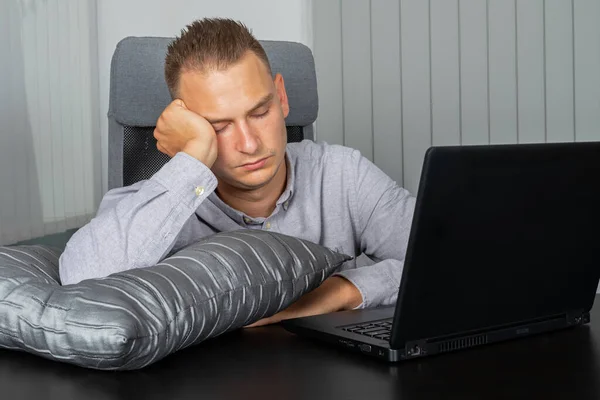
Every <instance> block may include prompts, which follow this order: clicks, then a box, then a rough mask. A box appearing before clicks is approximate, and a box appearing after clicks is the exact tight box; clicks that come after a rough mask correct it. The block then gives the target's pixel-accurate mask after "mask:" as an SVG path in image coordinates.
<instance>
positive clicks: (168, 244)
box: [59, 152, 217, 285]
mask: <svg viewBox="0 0 600 400" xmlns="http://www.w3.org/2000/svg"><path fill="white" fill-rule="evenodd" d="M216 187H217V179H216V177H215V176H214V174H213V173H212V171H211V170H210V169H209V168H208V167H206V166H205V165H204V164H203V163H201V162H200V161H198V160H196V159H195V158H193V157H191V156H190V155H188V154H186V153H183V152H180V153H177V154H176V155H175V156H174V157H173V158H172V159H171V160H169V161H168V162H167V163H166V164H165V165H164V166H163V167H162V168H161V169H160V170H159V171H158V172H157V173H156V174H154V176H152V178H150V179H148V180H144V181H140V182H137V183H135V184H133V185H131V186H127V187H123V188H117V189H113V190H111V191H109V192H108V193H106V195H105V196H104V198H103V199H102V202H101V204H100V207H99V209H98V212H97V213H96V216H95V217H94V218H93V219H92V220H91V221H90V222H89V223H88V224H87V225H85V226H83V227H82V228H80V229H79V230H78V231H77V232H75V234H74V235H73V236H72V237H71V239H70V240H69V242H68V243H67V245H66V247H65V250H64V252H63V253H62V255H61V257H60V259H59V273H60V278H61V281H62V284H63V285H68V284H74V283H78V282H80V281H82V280H84V279H90V278H97V277H102V276H107V275H109V274H112V273H116V272H120V271H125V270H128V269H133V268H143V267H149V266H152V265H155V264H156V263H158V262H159V261H160V260H161V259H162V258H164V256H165V255H166V254H167V253H168V252H169V251H170V250H171V248H172V247H173V246H174V244H175V242H176V241H177V242H178V243H186V242H188V243H190V242H191V241H192V240H193V239H194V238H182V237H179V234H180V233H181V232H182V228H183V226H184V225H185V224H186V222H187V221H188V220H189V219H190V218H195V215H194V214H195V211H196V209H197V208H198V206H199V205H200V204H201V203H202V202H203V201H204V200H205V199H206V198H207V197H208V196H209V195H210V194H211V193H212V192H213V191H214V190H215V188H216ZM198 223H199V222H198Z"/></svg>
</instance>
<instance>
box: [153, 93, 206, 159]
mask: <svg viewBox="0 0 600 400" xmlns="http://www.w3.org/2000/svg"><path fill="white" fill-rule="evenodd" d="M154 137H155V138H156V140H157V143H156V147H157V148H158V150H160V151H161V152H163V153H165V154H166V155H168V156H169V157H173V156H175V154H177V153H178V152H180V151H183V152H185V153H187V154H189V155H190V156H192V157H194V158H196V159H197V160H199V161H200V162H202V163H203V164H204V165H206V166H207V167H208V168H211V167H212V166H213V164H214V163H215V160H216V159H217V136H216V134H215V130H214V129H213V127H212V125H211V124H210V123H209V122H208V121H207V120H206V119H204V118H203V117H202V116H200V115H198V114H196V113H195V112H193V111H191V110H189V109H188V108H187V107H186V105H185V103H184V102H183V100H180V99H175V100H173V101H172V102H171V104H169V105H168V106H167V108H165V109H164V111H163V112H162V114H161V115H160V117H159V118H158V121H157V122H156V129H154Z"/></svg>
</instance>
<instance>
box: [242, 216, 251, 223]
mask: <svg viewBox="0 0 600 400" xmlns="http://www.w3.org/2000/svg"><path fill="white" fill-rule="evenodd" d="M244 222H245V223H247V224H249V223H250V222H252V221H251V220H250V218H248V217H244Z"/></svg>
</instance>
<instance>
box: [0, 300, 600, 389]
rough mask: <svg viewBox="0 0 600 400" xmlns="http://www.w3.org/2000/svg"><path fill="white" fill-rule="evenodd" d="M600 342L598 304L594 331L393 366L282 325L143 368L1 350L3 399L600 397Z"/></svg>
mask: <svg viewBox="0 0 600 400" xmlns="http://www.w3.org/2000/svg"><path fill="white" fill-rule="evenodd" d="M598 299H599V298H598V296H597V301H596V304H597V303H598ZM599 343H600V306H598V305H596V306H595V307H594V309H593V310H592V316H591V324H590V325H587V326H583V327H577V328H574V329H569V330H565V331H561V332H554V333H549V334H543V335H540V336H535V337H529V338H523V339H519V340H516V341H511V342H504V343H499V344H493V345H488V346H483V347H479V348H477V349H470V350H466V351H460V352H455V353H450V354H445V355H441V356H435V357H429V358H423V359H420V360H411V361H407V362H404V363H401V364H395V365H392V364H386V363H383V362H380V361H378V360H373V359H370V358H367V357H364V356H361V355H359V354H352V353H347V352H345V351H342V350H339V349H336V348H332V347H329V346H325V345H323V344H321V343H319V342H313V341H310V340H308V339H304V338H300V337H297V336H295V335H293V334H290V333H288V332H286V331H284V330H283V329H282V328H281V327H279V326H270V327H263V328H255V329H246V330H241V331H237V332H232V333H230V334H227V335H224V336H221V337H219V338H216V339H212V340H209V341H207V342H204V343H202V344H200V345H198V346H195V347H191V348H188V349H185V350H182V351H180V352H179V353H176V354H173V355H171V356H169V357H167V358H165V359H163V360H161V361H159V362H158V363H156V364H154V365H151V366H150V367H147V368H145V369H142V370H138V371H126V372H104V371H94V370H88V369H83V368H79V367H75V366H72V365H68V364H62V363H57V362H52V361H49V360H45V359H42V358H39V357H35V356H32V355H30V354H27V353H22V352H15V351H5V350H2V351H0V398H2V399H11V400H18V399H57V400H71V399H73V400H75V399H77V400H80V399H85V400H96V399H98V400H100V399H102V400H116V399H138V398H139V399H159V400H170V399H177V400H178V399H194V400H197V399H211V400H213V399H237V398H245V399H255V398H267V399H268V398H277V399H290V400H293V399H320V398H323V399H363V400H375V399H377V400H381V399H417V398H418V399H434V398H436V399H437V398H443V399H486V400H492V399H508V398H510V399H515V398H527V399H544V400H548V399H559V398H560V399H578V400H584V399H594V400H597V399H600V367H599V363H600V350H599V348H598V344H599Z"/></svg>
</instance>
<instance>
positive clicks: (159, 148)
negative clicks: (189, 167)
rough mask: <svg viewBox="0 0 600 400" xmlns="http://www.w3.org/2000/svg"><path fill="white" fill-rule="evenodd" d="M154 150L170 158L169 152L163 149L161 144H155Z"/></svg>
mask: <svg viewBox="0 0 600 400" xmlns="http://www.w3.org/2000/svg"><path fill="white" fill-rule="evenodd" d="M156 148H157V149H158V151H160V152H161V153H165V154H166V155H168V156H169V157H170V156H171V154H169V152H168V151H167V149H165V148H164V147H163V145H162V144H160V142H156Z"/></svg>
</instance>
